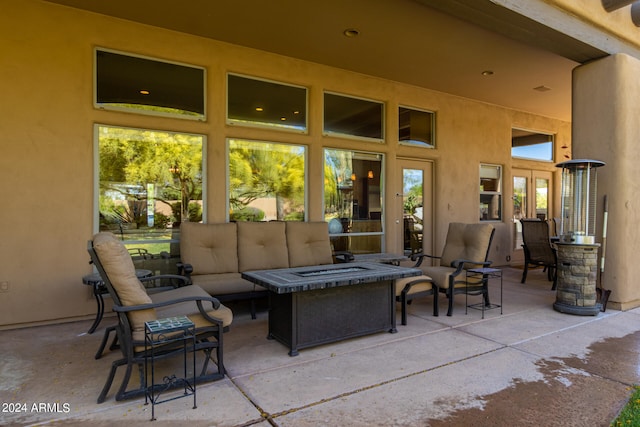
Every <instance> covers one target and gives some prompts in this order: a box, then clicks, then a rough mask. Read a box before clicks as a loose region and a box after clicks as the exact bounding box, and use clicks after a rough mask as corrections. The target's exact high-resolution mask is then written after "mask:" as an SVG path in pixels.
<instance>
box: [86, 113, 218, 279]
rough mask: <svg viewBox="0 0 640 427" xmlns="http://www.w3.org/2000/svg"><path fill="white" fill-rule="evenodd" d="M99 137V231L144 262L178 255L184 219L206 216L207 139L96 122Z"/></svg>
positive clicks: (196, 218) (195, 219) (199, 136)
mask: <svg viewBox="0 0 640 427" xmlns="http://www.w3.org/2000/svg"><path fill="white" fill-rule="evenodd" d="M96 140H97V146H98V149H97V150H96V152H97V163H98V170H97V192H96V194H97V209H96V223H97V224H98V228H99V230H101V231H112V232H114V233H116V234H117V235H118V236H119V237H120V238H121V239H122V240H124V241H125V244H126V246H127V248H129V250H130V251H131V253H132V255H134V256H135V257H138V258H139V259H141V260H144V261H149V260H152V259H165V260H166V259H167V258H169V257H171V256H178V250H177V241H178V240H177V238H178V236H177V232H178V227H179V224H180V222H183V221H201V220H202V215H203V182H204V181H203V177H204V169H203V162H202V158H203V152H204V150H205V137H204V136H202V135H193V134H185V133H174V132H164V131H156V130H145V129H132V128H124V127H114V126H105V125H96ZM135 257H134V259H136V258H135ZM145 267H149V266H148V265H146V266H145ZM174 267H175V265H174ZM152 269H153V268H152ZM172 271H173V270H172Z"/></svg>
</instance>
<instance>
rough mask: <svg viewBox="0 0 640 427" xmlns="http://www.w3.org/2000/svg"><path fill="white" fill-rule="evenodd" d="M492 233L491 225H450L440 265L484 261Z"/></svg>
mask: <svg viewBox="0 0 640 427" xmlns="http://www.w3.org/2000/svg"><path fill="white" fill-rule="evenodd" d="M492 232H493V226H492V225H491V224H463V223H459V222H452V223H450V224H449V231H448V233H447V240H446V244H445V246H444V250H443V251H442V258H441V260H440V265H441V266H446V267H450V266H451V263H452V262H453V261H455V260H456V259H468V260H473V261H478V262H482V261H484V260H485V258H486V256H487V249H488V248H489V243H490V242H491V233H492ZM427 274H428V275H429V276H431V274H429V273H427ZM432 277H433V276H432ZM434 279H435V277H434Z"/></svg>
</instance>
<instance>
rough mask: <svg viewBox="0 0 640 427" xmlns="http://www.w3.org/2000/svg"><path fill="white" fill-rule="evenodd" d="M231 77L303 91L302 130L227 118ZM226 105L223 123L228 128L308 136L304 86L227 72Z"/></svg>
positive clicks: (307, 112) (306, 95)
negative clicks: (264, 130) (303, 116)
mask: <svg viewBox="0 0 640 427" xmlns="http://www.w3.org/2000/svg"><path fill="white" fill-rule="evenodd" d="M230 76H233V77H239V78H242V79H247V80H253V81H256V82H263V83H269V84H275V85H281V86H286V87H290V88H295V89H303V90H304V93H305V103H304V109H305V111H304V113H305V120H304V122H305V124H304V128H303V129H299V128H296V127H293V126H285V125H278V124H277V123H270V122H266V121H265V122H260V121H250V120H240V119H233V118H230V117H229V102H230V95H229V90H230V84H229V77H230ZM225 80H226V105H225V108H226V110H225V121H226V124H227V125H229V126H243V127H252V128H261V129H269V130H277V131H283V132H293V133H299V134H303V135H308V134H309V88H307V87H306V86H301V85H296V84H292V83H285V82H281V81H277V80H270V79H265V78H261V77H255V76H249V75H246V74H241V73H232V72H228V73H226V79H225Z"/></svg>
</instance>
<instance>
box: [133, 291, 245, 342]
mask: <svg viewBox="0 0 640 427" xmlns="http://www.w3.org/2000/svg"><path fill="white" fill-rule="evenodd" d="M185 297H207V298H209V297H210V295H209V294H208V293H207V292H205V291H204V290H203V289H202V288H200V287H199V286H195V285H190V286H184V287H181V288H177V289H172V290H170V291H164V292H158V293H155V294H152V295H151V299H152V300H153V302H154V303H159V302H166V301H171V300H175V299H178V298H185ZM202 306H203V307H204V309H205V311H206V312H207V314H208V315H209V316H211V317H214V318H216V319H219V320H221V321H222V326H223V327H226V326H229V325H231V322H232V321H233V313H232V312H231V310H230V309H229V308H228V307H226V306H224V305H222V304H220V306H219V307H218V309H217V310H215V309H214V308H213V306H212V305H211V303H210V302H203V304H202ZM156 312H157V314H158V318H159V319H165V318H167V317H175V316H187V317H188V318H189V319H190V320H191V321H192V322H193V324H194V325H195V327H196V328H204V327H207V326H211V322H209V321H208V320H207V319H206V318H204V317H203V316H202V314H200V311H199V310H198V305H197V303H196V302H195V301H188V302H182V303H178V304H172V305H168V306H165V307H158V308H157V309H156ZM133 339H134V340H135V341H144V327H143V329H142V330H135V331H133ZM142 350H144V347H137V348H136V351H142Z"/></svg>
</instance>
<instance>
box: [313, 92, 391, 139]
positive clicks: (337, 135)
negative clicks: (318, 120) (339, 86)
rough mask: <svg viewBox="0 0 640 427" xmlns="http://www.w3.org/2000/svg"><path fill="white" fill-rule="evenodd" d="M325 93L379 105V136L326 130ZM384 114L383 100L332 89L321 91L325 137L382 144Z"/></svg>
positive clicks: (383, 137)
mask: <svg viewBox="0 0 640 427" xmlns="http://www.w3.org/2000/svg"><path fill="white" fill-rule="evenodd" d="M327 95H331V96H339V97H342V98H349V99H355V100H359V101H365V102H369V103H372V104H377V105H379V106H380V136H381V137H380V138H374V137H370V136H362V135H356V134H349V133H343V132H336V131H332V130H327V128H326V127H327V102H326V96H327ZM385 114H386V104H385V102H384V101H378V100H374V99H370V98H364V97H361V96H354V95H346V94H344V93H339V92H333V91H329V90H325V91H323V93H322V135H323V136H326V137H334V138H345V139H354V140H358V141H368V142H375V143H377V144H384V143H385V139H386V138H385Z"/></svg>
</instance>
